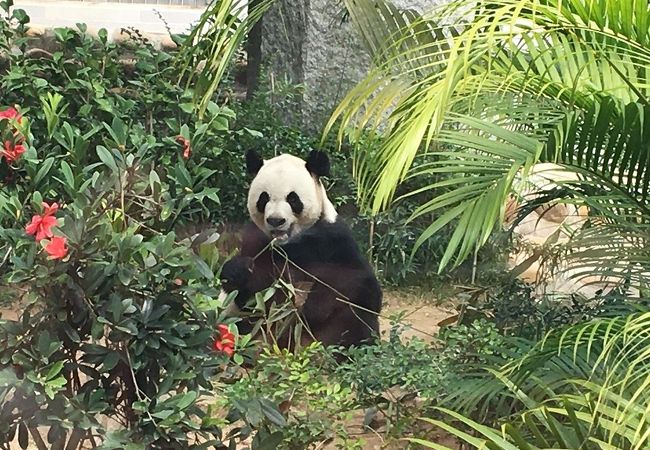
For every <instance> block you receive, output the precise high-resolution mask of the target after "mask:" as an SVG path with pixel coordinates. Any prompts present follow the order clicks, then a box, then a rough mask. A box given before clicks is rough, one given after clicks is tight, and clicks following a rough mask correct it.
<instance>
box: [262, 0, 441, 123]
mask: <svg viewBox="0 0 650 450" xmlns="http://www.w3.org/2000/svg"><path fill="white" fill-rule="evenodd" d="M444 1H445V0H398V1H396V2H395V3H396V4H397V6H399V7H402V8H412V9H416V10H418V11H424V10H426V9H430V8H432V7H433V6H435V5H437V4H440V3H442V2H444ZM341 19H342V7H341V3H340V2H339V1H338V0H311V1H310V2H295V1H293V0H277V1H276V4H275V5H274V7H273V8H271V10H269V11H268V12H267V14H266V15H265V16H264V20H263V28H264V31H263V39H262V59H263V61H264V66H265V67H267V68H268V70H269V76H270V78H271V83H272V84H273V85H274V86H278V85H280V84H282V85H284V84H286V83H287V82H288V83H289V84H291V85H294V86H296V85H300V86H301V88H300V89H299V90H298V91H297V92H296V93H295V94H296V95H295V96H294V97H293V99H292V101H291V102H286V107H285V108H284V111H283V112H284V116H285V117H284V119H285V121H287V122H294V123H297V124H301V125H303V126H305V127H306V128H308V129H311V130H312V131H315V130H317V129H319V128H320V127H322V125H323V123H324V122H325V121H326V120H327V119H328V118H329V115H330V114H331V113H332V111H333V110H334V108H335V106H336V105H337V104H338V102H339V101H341V100H342V99H343V97H344V96H345V94H346V93H347V92H348V91H349V89H351V88H352V87H353V86H354V85H355V84H356V83H357V82H358V81H360V80H361V79H362V78H363V77H364V75H365V74H366V73H367V71H368V68H369V66H370V57H369V55H368V53H367V52H366V51H365V49H364V47H363V45H362V43H361V40H360V39H359V37H358V35H357V32H356V30H355V29H354V27H353V24H352V23H351V21H350V20H345V21H342V20H341Z"/></svg>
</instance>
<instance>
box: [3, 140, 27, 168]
mask: <svg viewBox="0 0 650 450" xmlns="http://www.w3.org/2000/svg"><path fill="white" fill-rule="evenodd" d="M23 153H25V147H23V145H22V144H13V143H12V142H11V141H5V145H4V150H2V153H0V159H2V157H3V156H4V158H5V159H6V160H7V162H8V163H12V162H15V161H18V159H20V155H22V154H23Z"/></svg>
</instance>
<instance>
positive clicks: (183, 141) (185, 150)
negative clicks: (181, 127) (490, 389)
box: [176, 134, 192, 159]
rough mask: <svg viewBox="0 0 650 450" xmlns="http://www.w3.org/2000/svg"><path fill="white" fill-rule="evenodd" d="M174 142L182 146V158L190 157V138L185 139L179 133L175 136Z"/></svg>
mask: <svg viewBox="0 0 650 450" xmlns="http://www.w3.org/2000/svg"><path fill="white" fill-rule="evenodd" d="M176 142H178V143H179V144H181V145H182V146H183V159H190V156H192V147H191V146H190V140H189V139H185V138H184V137H183V136H181V135H180V134H179V135H178V136H176Z"/></svg>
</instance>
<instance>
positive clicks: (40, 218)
mask: <svg viewBox="0 0 650 450" xmlns="http://www.w3.org/2000/svg"><path fill="white" fill-rule="evenodd" d="M58 210H59V204H58V203H52V204H51V205H49V204H47V203H45V202H43V215H38V214H36V215H34V216H33V217H32V221H31V222H30V223H29V224H28V225H27V226H26V227H25V232H26V233H27V234H29V235H35V236H36V241H40V240H42V239H46V238H51V237H52V236H54V235H53V234H52V227H53V226H55V225H56V218H55V217H54V214H56V212H57V211H58Z"/></svg>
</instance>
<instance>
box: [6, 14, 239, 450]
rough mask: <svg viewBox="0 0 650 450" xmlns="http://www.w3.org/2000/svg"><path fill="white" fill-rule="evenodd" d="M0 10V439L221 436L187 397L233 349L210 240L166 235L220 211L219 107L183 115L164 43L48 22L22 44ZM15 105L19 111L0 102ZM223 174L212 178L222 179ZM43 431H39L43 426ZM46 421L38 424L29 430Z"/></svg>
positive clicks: (222, 130)
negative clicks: (48, 29) (113, 38)
mask: <svg viewBox="0 0 650 450" xmlns="http://www.w3.org/2000/svg"><path fill="white" fill-rule="evenodd" d="M9 6H10V2H2V4H1V7H2V8H4V12H5V14H6V16H7V17H9V18H10V20H9V19H5V18H4V17H3V18H2V20H0V59H1V60H2V63H1V64H0V89H1V91H2V92H3V101H6V102H9V103H8V104H6V105H0V117H1V119H0V135H1V136H2V138H3V139H2V142H3V147H0V156H1V157H0V186H1V188H0V291H2V296H3V297H13V300H15V305H14V307H15V308H19V309H20V311H21V315H20V318H19V320H4V319H3V320H0V443H2V444H3V445H5V444H6V443H7V442H9V441H11V440H12V439H14V437H17V439H18V441H19V444H20V445H21V447H22V448H25V447H26V446H27V441H28V440H29V439H30V435H31V439H32V440H33V441H34V442H35V444H36V445H37V447H38V448H39V449H41V448H50V447H52V448H63V447H64V446H65V448H68V449H74V448H77V447H79V446H80V445H83V444H84V443H91V444H92V445H93V446H95V447H96V446H100V447H101V448H104V449H112V448H115V449H117V448H128V449H138V448H141V449H144V448H164V449H173V448H178V449H181V448H196V447H200V446H205V445H213V446H216V445H220V444H221V431H220V428H219V427H218V426H217V424H216V423H215V422H214V421H212V420H211V419H210V418H209V417H207V416H206V414H205V411H204V410H203V408H201V407H199V404H200V402H201V401H202V399H203V398H204V397H205V396H206V395H212V382H213V381H214V380H215V379H218V378H219V377H221V376H223V375H225V374H227V372H228V371H229V370H231V368H232V367H233V364H232V362H233V361H234V362H235V364H237V363H241V362H242V361H243V358H244V356H245V355H246V347H247V342H248V340H247V339H246V338H239V342H237V344H236V345H237V351H236V352H235V354H234V355H233V357H232V361H231V359H230V358H229V357H228V356H229V355H230V354H231V353H232V350H233V343H232V340H233V339H234V338H233V337H230V336H226V334H225V329H223V327H222V328H221V329H219V330H217V324H218V323H220V322H222V320H221V317H220V316H219V314H220V311H221V306H222V305H221V303H220V302H219V301H217V300H216V297H217V294H218V292H219V291H218V288H219V286H218V285H217V284H215V282H216V277H215V276H214V274H215V272H216V271H217V270H218V269H219V266H220V263H221V258H220V257H219V254H218V252H217V251H216V248H215V246H214V241H215V239H216V238H217V237H218V236H217V235H216V234H215V233H214V232H210V231H206V232H204V233H202V234H199V235H198V236H196V237H193V238H183V237H182V236H180V235H179V234H178V233H177V230H179V228H180V226H181V225H183V224H184V223H187V222H194V221H200V220H207V219H208V218H212V217H214V216H215V215H216V212H217V211H218V207H219V198H218V188H217V187H214V186H215V185H216V184H217V183H216V180H219V181H220V182H228V181H232V182H235V181H237V182H239V181H241V177H237V175H236V174H235V175H234V177H235V178H236V180H223V179H222V178H221V177H222V176H223V175H222V174H220V173H218V169H219V167H220V164H221V163H220V161H221V160H222V159H228V158H229V157H232V158H238V155H226V154H224V153H223V146H222V145H221V144H222V142H223V141H224V139H225V136H226V135H227V133H228V128H229V120H230V119H232V118H233V113H232V111H230V110H229V109H227V108H223V107H218V106H217V105H216V104H215V103H210V104H209V105H208V111H207V113H206V116H205V119H204V120H202V121H199V120H197V119H196V118H195V117H194V116H193V115H192V114H191V104H189V103H187V102H186V99H188V98H190V94H191V93H188V92H185V91H183V90H181V89H179V88H177V87H176V84H175V83H174V78H175V72H174V66H173V65H172V59H171V58H172V57H171V55H169V54H166V53H164V52H160V51H157V50H154V49H153V48H152V47H150V46H148V45H146V44H143V43H141V42H140V43H135V44H137V45H133V46H132V47H130V48H129V49H128V51H130V52H132V53H133V55H134V56H135V57H136V58H135V59H136V62H135V64H134V65H133V66H132V67H128V66H125V65H124V64H123V63H122V62H121V59H122V58H123V57H124V55H125V53H124V52H125V51H127V50H126V49H124V48H120V47H118V46H116V45H115V44H111V43H109V42H108V41H107V39H106V33H105V32H103V31H100V33H99V39H93V38H90V37H89V36H87V35H86V34H84V33H83V30H84V27H83V26H80V27H79V30H72V29H57V30H56V46H57V48H56V49H55V50H54V51H53V53H49V52H48V51H39V52H30V51H27V39H26V38H25V35H24V31H25V24H26V23H27V20H28V18H27V17H26V15H24V13H23V12H20V10H12V11H10V10H9ZM12 104H16V105H20V106H17V107H16V109H12V108H10V107H9V105H12ZM226 177H227V175H226ZM42 427H44V428H42ZM43 429H45V430H46V432H47V435H46V436H45V435H42V434H41V433H42V432H43V431H42V430H43Z"/></svg>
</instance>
